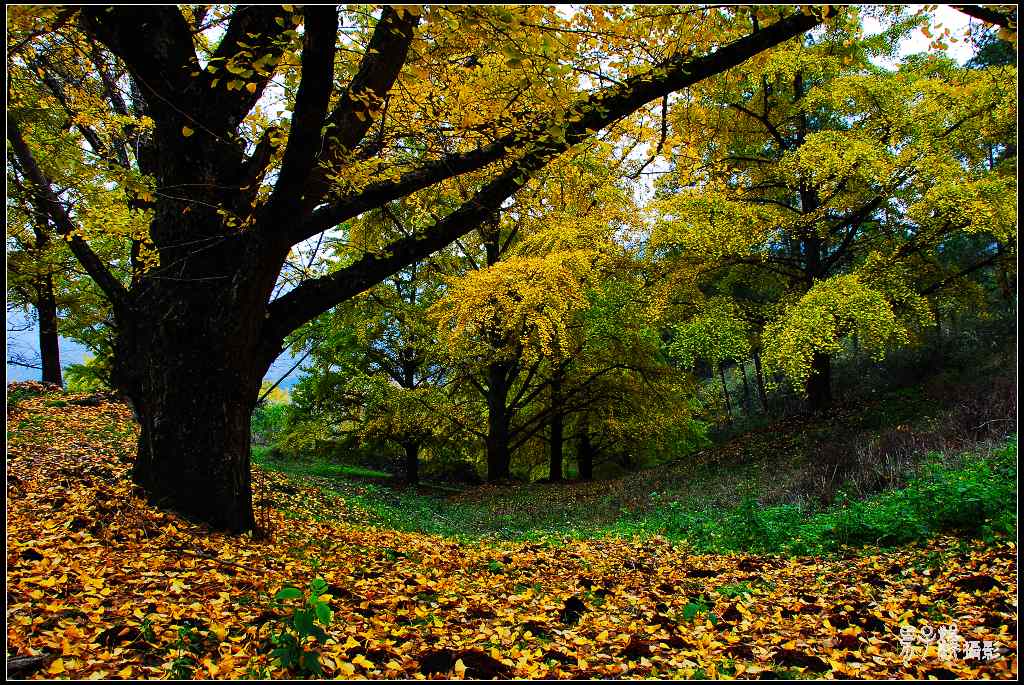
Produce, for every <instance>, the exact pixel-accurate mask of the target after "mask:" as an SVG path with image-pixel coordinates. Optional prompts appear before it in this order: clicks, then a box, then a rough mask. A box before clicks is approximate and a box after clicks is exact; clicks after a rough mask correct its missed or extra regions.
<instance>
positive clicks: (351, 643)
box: [342, 635, 359, 649]
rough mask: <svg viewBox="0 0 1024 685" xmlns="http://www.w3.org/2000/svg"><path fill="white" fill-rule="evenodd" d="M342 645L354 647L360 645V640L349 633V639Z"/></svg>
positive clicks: (346, 647)
mask: <svg viewBox="0 0 1024 685" xmlns="http://www.w3.org/2000/svg"><path fill="white" fill-rule="evenodd" d="M342 646H343V647H344V648H345V649H352V648H353V647H358V646H359V641H358V640H356V639H355V638H354V637H352V636H351V635H349V636H348V640H346V641H345V644H344V645H342Z"/></svg>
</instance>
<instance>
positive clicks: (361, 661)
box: [352, 654, 373, 669]
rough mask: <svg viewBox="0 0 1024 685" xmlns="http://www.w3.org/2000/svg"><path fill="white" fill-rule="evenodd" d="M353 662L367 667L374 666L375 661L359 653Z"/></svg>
mask: <svg viewBox="0 0 1024 685" xmlns="http://www.w3.org/2000/svg"><path fill="white" fill-rule="evenodd" d="M352 663H354V664H356V665H357V666H362V667H363V668H366V669H370V668H373V662H372V661H370V660H369V659H367V658H366V657H365V656H363V655H362V654H357V655H356V658H355V659H353V660H352Z"/></svg>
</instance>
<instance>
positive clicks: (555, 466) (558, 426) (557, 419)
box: [548, 378, 565, 482]
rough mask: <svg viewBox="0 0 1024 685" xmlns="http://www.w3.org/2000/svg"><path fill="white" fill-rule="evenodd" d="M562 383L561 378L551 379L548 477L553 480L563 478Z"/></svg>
mask: <svg viewBox="0 0 1024 685" xmlns="http://www.w3.org/2000/svg"><path fill="white" fill-rule="evenodd" d="M561 391H562V383H561V381H560V379H558V378H554V379H552V381H551V464H550V466H549V467H548V479H549V480H551V482H557V481H560V480H562V441H563V433H564V428H565V417H564V416H563V414H562V411H561V409H560V407H561V404H562V397H561Z"/></svg>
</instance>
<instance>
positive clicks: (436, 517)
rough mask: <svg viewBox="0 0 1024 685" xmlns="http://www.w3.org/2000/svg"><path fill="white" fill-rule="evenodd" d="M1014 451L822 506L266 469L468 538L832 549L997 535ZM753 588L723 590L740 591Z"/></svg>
mask: <svg viewBox="0 0 1024 685" xmlns="http://www.w3.org/2000/svg"><path fill="white" fill-rule="evenodd" d="M254 453H256V454H257V456H256V459H255V460H256V461H257V463H260V461H261V459H262V458H265V451H257V450H254ZM1016 455H1017V441H1016V437H1014V438H1012V439H1010V440H1009V441H1008V442H1007V443H1006V444H1005V445H1004V446H1002V447H1001V448H999V449H995V450H991V451H988V452H978V453H965V454H962V455H938V454H933V455H931V456H930V458H929V459H928V460H926V461H925V462H924V463H923V464H922V465H921V466H920V467H919V468H918V470H917V471H916V472H915V473H914V474H912V475H911V476H910V477H909V479H908V483H907V485H906V487H903V488H900V489H896V490H890V491H886V492H882V493H878V494H876V495H873V496H871V497H868V498H866V499H862V500H846V499H845V498H843V497H840V498H839V500H838V501H837V502H835V503H833V504H832V505H831V506H828V507H818V508H813V507H809V506H807V505H802V504H776V505H770V506H763V505H762V504H759V503H758V501H757V499H756V498H755V497H754V496H753V495H752V494H750V492H749V491H748V494H747V496H746V497H744V498H742V499H741V500H740V501H739V503H738V504H735V505H733V506H726V507H723V506H718V505H715V504H713V503H710V501H707V500H706V501H704V502H700V501H699V498H696V499H695V498H690V499H671V500H668V501H664V502H663V503H661V504H657V502H658V501H659V500H660V499H664V498H667V497H668V496H669V495H660V496H656V497H653V498H652V501H653V502H655V504H654V505H650V503H647V504H646V505H642V506H636V507H635V508H630V507H629V506H623V504H624V500H622V499H621V498H622V497H625V496H626V495H627V494H628V493H622V492H618V491H611V492H610V493H609V494H602V492H603V490H602V485H608V484H607V483H604V484H602V483H590V484H564V485H558V484H555V485H536V484H535V485H530V486H519V487H511V488H509V487H503V488H483V489H481V490H480V491H477V492H475V493H471V496H463V497H455V498H445V497H441V496H438V495H437V494H436V493H429V492H425V491H424V490H423V489H417V488H409V487H405V488H400V489H399V488H394V487H390V486H389V484H388V483H387V481H385V480H383V479H382V480H381V481H380V482H366V481H365V480H359V481H353V480H351V479H353V478H356V477H363V478H365V477H366V476H367V475H368V474H373V475H374V476H378V475H385V476H386V474H380V472H373V471H368V470H365V469H358V468H355V467H350V466H345V465H339V464H328V463H323V462H303V461H281V462H274V461H270V462H265V467H267V468H274V469H275V470H279V471H281V472H283V473H286V474H287V475H289V476H291V477H295V478H300V479H303V480H306V481H307V482H312V484H314V485H317V486H318V487H320V488H321V489H323V490H324V491H325V492H326V493H327V494H330V495H332V496H334V497H338V498H340V499H343V500H344V501H345V502H346V503H347V504H348V505H350V506H351V507H354V508H356V509H359V510H361V511H363V512H365V513H366V514H367V518H368V519H369V522H370V523H372V524H374V525H378V526H381V527H385V528H391V529H396V530H404V531H413V532H420V533H429V534H436V535H442V536H446V537H454V538H458V539H462V540H481V539H488V538H490V539H518V540H526V539H534V540H536V539H554V540H558V539H562V538H580V537H583V538H591V537H602V536H608V535H612V536H623V537H631V536H641V537H647V536H651V535H664V536H666V537H668V538H669V539H671V540H673V541H676V542H679V543H683V544H686V545H688V546H689V547H691V548H692V549H694V551H696V552H733V551H751V552H759V553H786V554H828V553H832V552H836V551H838V550H840V549H841V548H843V547H844V546H852V547H856V546H863V545H880V546H887V545H895V544H904V543H908V542H912V541H915V540H924V539H927V538H929V537H931V536H933V535H935V534H939V533H956V534H959V535H961V536H964V537H971V538H981V539H988V540H991V539H993V538H994V537H995V536H997V535H1002V534H1013V533H1014V532H1015V530H1016V511H1015V503H1016V471H1017V469H1016ZM740 470H741V471H744V469H740ZM746 470H747V471H750V469H746ZM755 470H756V469H755ZM701 471H702V470H701ZM702 477H703V478H712V477H713V475H712V474H711V473H710V472H709V473H702ZM626 482H627V483H629V482H632V481H626ZM691 485H695V486H696V487H698V488H699V487H700V486H701V485H702V483H701V482H697V483H696V484H693V483H691ZM653 494H654V495H659V493H653ZM625 501H627V502H628V500H625ZM746 589H747V588H740V587H736V588H722V590H723V591H724V592H726V593H731V594H735V593H741V592H743V591H744V590H746Z"/></svg>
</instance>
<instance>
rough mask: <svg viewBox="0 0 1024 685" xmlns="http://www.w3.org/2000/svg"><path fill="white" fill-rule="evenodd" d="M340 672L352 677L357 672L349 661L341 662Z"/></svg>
mask: <svg viewBox="0 0 1024 685" xmlns="http://www.w3.org/2000/svg"><path fill="white" fill-rule="evenodd" d="M338 670H339V671H341V672H342V673H344V674H345V675H352V674H353V673H355V672H356V667H355V666H353V665H352V664H350V663H349V662H347V661H339V662H338Z"/></svg>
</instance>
